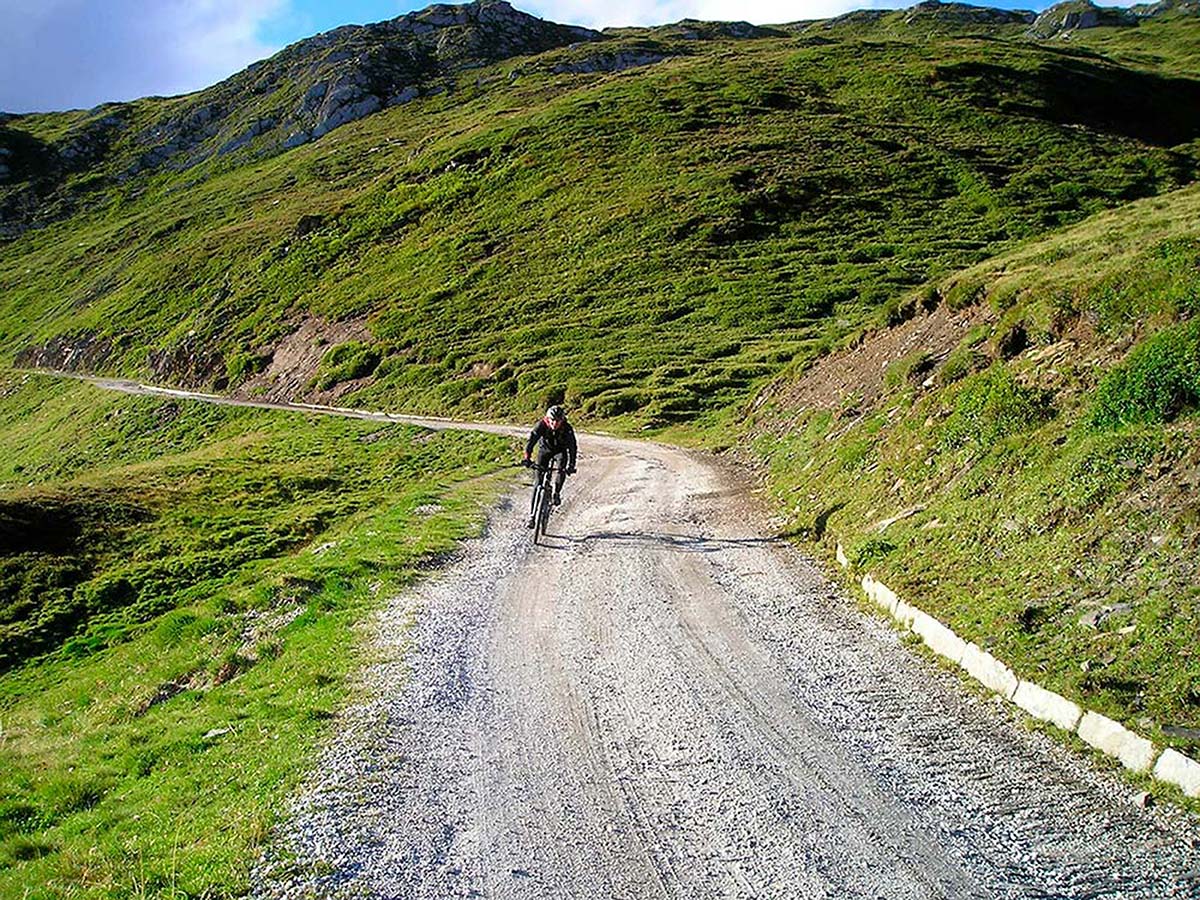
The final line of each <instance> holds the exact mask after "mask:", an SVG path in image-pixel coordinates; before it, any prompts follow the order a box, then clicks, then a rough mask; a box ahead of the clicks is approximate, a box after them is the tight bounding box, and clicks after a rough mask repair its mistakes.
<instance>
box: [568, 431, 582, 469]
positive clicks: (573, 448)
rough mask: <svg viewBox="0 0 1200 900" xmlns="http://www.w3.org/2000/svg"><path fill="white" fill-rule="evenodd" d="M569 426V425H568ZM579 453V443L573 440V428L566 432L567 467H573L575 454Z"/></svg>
mask: <svg viewBox="0 0 1200 900" xmlns="http://www.w3.org/2000/svg"><path fill="white" fill-rule="evenodd" d="M568 427H570V426H568ZM578 453H579V445H578V444H577V443H576V442H575V429H574V428H571V430H570V431H568V432H567V468H568V469H574V468H575V456H576V455H577V454H578Z"/></svg>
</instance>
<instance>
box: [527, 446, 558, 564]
mask: <svg viewBox="0 0 1200 900" xmlns="http://www.w3.org/2000/svg"><path fill="white" fill-rule="evenodd" d="M558 470H559V464H558V460H557V459H552V460H551V461H550V465H548V466H534V471H536V472H537V480H536V481H534V483H533V497H532V498H530V502H529V514H530V515H531V516H532V517H533V542H534V543H535V544H539V543H541V540H540V538H542V537H544V536H545V534H546V523H547V522H548V521H549V519H550V510H551V508H552V505H551V502H550V498H551V497H552V496H553V491H554V476H555V473H556V472H558Z"/></svg>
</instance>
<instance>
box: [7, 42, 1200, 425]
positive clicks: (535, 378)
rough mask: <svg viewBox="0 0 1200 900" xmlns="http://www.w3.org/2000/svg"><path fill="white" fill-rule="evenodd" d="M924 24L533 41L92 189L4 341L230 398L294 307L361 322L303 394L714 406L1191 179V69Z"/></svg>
mask: <svg viewBox="0 0 1200 900" xmlns="http://www.w3.org/2000/svg"><path fill="white" fill-rule="evenodd" d="M917 36H918V35H917V34H913V35H910V36H909V37H908V38H907V39H903V38H893V37H887V38H881V39H876V38H860V37H858V36H857V35H856V34H855V33H854V32H853V31H849V32H847V31H846V30H845V29H840V30H835V31H832V32H830V35H829V36H813V35H809V36H801V37H788V38H764V39H757V40H747V41H728V40H714V41H691V42H680V43H688V55H686V56H680V57H677V58H671V59H667V60H666V61H663V62H660V63H658V64H657V65H652V66H646V67H642V68H636V69H630V70H628V71H625V72H622V73H619V74H616V75H606V74H603V73H593V74H587V73H584V74H573V73H571V72H555V71H554V70H555V68H561V67H562V66H565V65H568V64H572V63H573V62H574V63H579V62H580V61H581V60H585V59H586V58H587V54H590V53H593V52H594V51H593V49H592V48H590V47H585V48H576V49H574V50H561V51H554V52H552V53H550V54H548V55H544V56H542V57H538V58H536V59H533V60H525V61H521V60H518V61H510V62H507V63H504V64H501V65H499V66H495V67H492V68H488V69H483V70H479V71H476V72H473V73H471V75H470V76H469V77H465V78H462V79H461V80H460V82H459V88H458V90H457V91H456V92H454V93H452V94H445V95H441V96H438V97H434V98H425V99H422V100H418V101H414V102H412V103H409V104H406V105H404V106H402V107H399V108H395V109H391V110H388V111H386V112H383V113H379V114H377V115H374V116H370V117H368V118H366V119H364V120H362V121H359V122H356V123H354V124H352V125H347V126H344V127H343V128H340V129H338V130H337V131H334V132H332V133H330V134H329V135H326V136H325V138H323V139H322V140H320V141H317V142H316V143H314V144H312V145H308V146H305V147H301V148H298V149H296V150H293V151H291V152H288V153H285V154H283V155H281V156H277V157H274V158H271V159H264V160H259V161H251V162H245V161H242V162H241V164H239V161H238V160H236V159H231V158H222V159H219V160H210V161H209V162H208V163H205V164H202V165H200V166H197V167H195V168H193V169H189V170H188V171H186V172H183V173H175V174H158V175H153V176H146V177H144V178H141V179H135V180H133V181H130V182H128V183H125V184H124V185H121V186H119V187H103V188H98V189H97V191H96V193H95V196H93V197H92V198H91V199H90V201H89V203H88V205H87V211H81V212H80V213H79V214H78V215H76V216H75V217H73V218H71V219H69V220H67V221H64V222H61V223H59V224H56V225H52V226H50V227H48V228H46V229H44V230H41V231H37V232H31V233H28V234H27V235H25V236H24V237H22V238H20V239H18V240H16V241H14V242H12V243H10V244H9V245H7V247H6V252H5V255H4V259H3V261H0V284H3V286H4V296H5V298H6V302H5V303H4V304H3V308H2V309H0V346H2V347H3V348H4V349H5V350H6V351H7V352H8V353H9V354H12V355H14V356H15V357H16V358H17V359H19V360H20V361H21V362H25V363H28V362H42V363H47V364H56V365H62V364H68V365H80V366H82V367H85V368H88V369H92V370H104V371H120V372H125V373H136V374H140V375H149V376H151V377H154V378H156V379H158V380H162V381H175V382H179V381H187V382H198V383H208V384H214V385H217V386H220V387H236V386H237V385H238V384H239V383H240V382H241V381H242V380H243V379H246V378H249V377H251V376H252V375H253V374H254V372H255V371H256V370H257V369H260V368H262V367H264V366H265V364H266V361H267V359H268V358H269V355H270V353H271V352H272V350H273V348H274V347H275V346H276V344H277V342H278V341H279V340H280V339H281V338H283V337H284V336H285V335H286V334H287V333H288V332H289V331H290V330H291V329H293V328H295V327H296V324H297V322H298V321H300V319H301V318H302V317H303V316H304V315H306V314H313V315H316V316H319V317H323V318H326V319H345V318H348V317H349V318H360V319H363V320H365V321H366V323H367V325H368V327H369V329H370V334H371V338H370V340H369V341H367V344H368V345H369V346H365V347H352V348H347V349H345V350H342V351H339V353H340V354H341V359H338V358H331V359H330V360H327V365H326V366H325V369H326V370H330V371H331V377H325V378H323V380H322V384H323V386H325V387H329V388H333V387H335V386H336V384H337V382H338V381H339V380H352V381H353V384H352V385H351V386H352V387H355V388H359V390H358V392H357V393H355V394H354V395H353V398H354V399H357V400H360V401H362V402H370V403H373V404H376V403H384V404H387V405H389V406H392V407H396V408H406V409H421V410H426V411H431V412H454V411H459V412H464V413H467V412H470V413H475V412H485V413H488V414H491V415H509V414H521V415H524V414H525V413H526V412H527V411H528V410H529V409H531V408H534V407H537V406H539V405H541V404H542V403H543V402H544V401H545V400H547V399H549V398H550V397H552V396H559V395H564V396H565V399H566V400H567V402H568V403H569V404H570V405H571V406H572V407H573V408H575V409H576V410H577V411H578V412H579V414H580V415H581V416H582V417H584V418H589V419H592V420H599V419H613V418H617V419H619V421H618V423H617V424H618V425H622V424H623V425H624V427H630V428H632V427H639V426H662V425H667V424H671V423H678V422H693V421H697V420H700V421H713V420H714V419H718V418H721V417H722V416H726V415H727V414H728V411H729V410H730V409H731V408H736V406H737V405H738V404H739V403H740V402H741V401H742V400H743V399H744V398H746V397H747V396H748V395H749V394H750V393H751V392H752V390H753V389H754V388H755V387H756V386H758V385H760V384H761V383H763V382H764V381H765V380H766V379H768V378H770V377H771V376H773V375H774V374H776V373H778V372H779V371H780V370H781V369H782V368H784V367H785V366H787V365H788V364H789V363H792V362H793V361H795V360H797V359H799V360H801V361H802V360H806V359H810V358H812V357H814V356H815V355H818V354H819V353H821V352H823V351H824V350H825V349H827V348H828V347H829V346H831V344H832V343H833V342H835V341H836V340H837V339H838V338H839V337H840V336H842V335H844V334H846V333H848V332H852V331H854V330H855V329H857V328H858V327H860V325H861V324H862V323H863V322H864V321H867V320H869V319H871V318H872V317H874V316H878V315H879V314H881V311H884V312H886V311H887V310H888V309H889V306H890V305H891V304H894V303H895V302H896V300H897V298H898V297H899V296H901V295H903V294H905V293H906V292H908V291H909V290H911V289H912V288H913V287H914V286H916V285H919V284H922V283H923V282H925V281H926V280H928V279H929V278H931V277H937V276H938V274H939V273H945V272H951V271H954V270H957V269H959V268H961V267H963V266H965V265H969V264H971V263H974V262H978V261H980V260H983V259H986V258H988V257H990V256H992V255H994V254H995V253H997V252H998V251H1000V250H1002V249H1004V248H1006V247H1009V246H1013V245H1016V244H1019V243H1021V242H1023V241H1026V240H1028V239H1030V238H1031V237H1034V236H1036V235H1039V234H1042V233H1045V232H1047V231H1049V230H1053V229H1056V228H1058V227H1061V226H1063V225H1065V224H1070V223H1073V222H1076V221H1078V220H1080V219H1082V218H1083V217H1085V216H1086V215H1088V214H1090V213H1093V212H1095V211H1097V210H1100V209H1104V208H1107V207H1113V206H1116V205H1119V204H1121V203H1124V202H1127V201H1129V200H1131V199H1135V198H1138V197H1143V196H1148V195H1153V194H1156V193H1159V192H1161V191H1163V190H1168V189H1171V188H1174V187H1177V186H1181V185H1183V184H1186V183H1188V182H1190V181H1191V180H1192V179H1193V178H1194V176H1195V173H1196V166H1197V158H1198V156H1197V154H1198V153H1200V150H1198V145H1197V143H1196V138H1197V136H1198V134H1200V127H1198V126H1197V125H1196V123H1197V122H1200V82H1193V81H1191V80H1188V79H1186V78H1181V77H1178V76H1177V75H1175V74H1174V73H1173V72H1172V73H1171V74H1168V73H1166V72H1165V71H1151V70H1148V69H1147V68H1146V67H1145V66H1144V65H1140V66H1139V67H1132V66H1125V65H1121V64H1118V63H1115V62H1112V61H1110V60H1108V59H1106V58H1103V57H1097V56H1095V55H1093V54H1091V53H1087V52H1074V51H1072V50H1071V49H1070V48H1066V49H1064V48H1063V47H1060V46H1057V45H1056V46H1053V47H1047V46H1044V45H1042V44H1038V43H1034V42H1030V41H1025V40H997V39H993V38H988V39H983V38H978V37H960V36H955V35H954V34H948V35H942V36H940V37H937V38H936V39H934V38H927V36H925V35H923V34H920V35H919V37H920V40H916V39H915V38H916V37H917ZM627 40H628V41H635V40H636V38H635V37H629V38H628V39H627ZM1167 68H1169V67H1168V66H1166V65H1164V66H1163V69H1167ZM514 73H516V77H515V80H514V77H513V76H514ZM1081 82H1083V83H1086V85H1087V86H1088V91H1089V93H1088V102H1087V103H1086V104H1081V103H1078V102H1076V99H1075V98H1076V97H1077V92H1076V90H1075V88H1076V87H1077V85H1078V84H1079V83H1081ZM146 102H153V101H146ZM61 119H62V117H61V116H48V117H40V118H39V117H32V118H29V119H20V120H16V121H14V122H10V123H9V127H10V128H17V127H27V128H29V129H30V130H31V131H33V132H37V133H39V134H41V135H43V136H45V135H46V134H48V133H50V132H52V131H53V130H54V129H56V128H60V127H61V125H60V124H59V123H60V120H61ZM31 348H33V350H40V351H41V352H32V350H31ZM348 360H351V364H350V365H343V363H344V362H346V361H348ZM333 370H336V371H333ZM364 376H365V377H366V380H364V381H358V380H356V379H357V378H360V377H364ZM260 387H261V388H262V389H264V390H265V389H269V386H260Z"/></svg>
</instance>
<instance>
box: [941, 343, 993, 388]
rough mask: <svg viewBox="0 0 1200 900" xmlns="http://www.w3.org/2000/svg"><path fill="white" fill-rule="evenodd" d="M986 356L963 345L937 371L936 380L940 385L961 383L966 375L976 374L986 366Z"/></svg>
mask: <svg viewBox="0 0 1200 900" xmlns="http://www.w3.org/2000/svg"><path fill="white" fill-rule="evenodd" d="M987 360H988V358H987V354H984V353H980V352H979V351H978V350H976V349H974V348H973V347H968V346H966V345H965V344H964V345H961V346H959V347H957V348H955V350H954V352H952V353H951V354H950V355H949V356H947V357H946V361H945V362H944V363H942V367H941V368H940V369H938V373H937V378H938V382H939V383H941V384H953V383H954V382H956V381H962V380H963V379H964V378H966V377H967V376H968V375H970V374H972V373H974V372H978V371H979V370H980V369H982V368H983V367H984V366H986V365H987Z"/></svg>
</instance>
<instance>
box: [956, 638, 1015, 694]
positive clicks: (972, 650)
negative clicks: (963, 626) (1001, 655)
mask: <svg viewBox="0 0 1200 900" xmlns="http://www.w3.org/2000/svg"><path fill="white" fill-rule="evenodd" d="M962 667H963V668H964V669H966V670H967V674H969V675H970V676H971V677H972V678H974V679H975V680H976V681H978V682H979V683H980V684H982V685H983V686H984V687H986V688H988V689H990V690H993V691H995V692H996V693H997V694H999V695H1000V696H1001V697H1003V698H1004V699H1005V700H1011V699H1012V698H1013V694H1015V693H1016V692H1017V686H1018V685H1019V684H1020V683H1021V682H1020V679H1018V678H1017V675H1016V673H1015V672H1013V670H1012V669H1010V668H1009V667H1008V666H1006V665H1005V664H1004V663H1002V662H1000V660H998V659H996V657H994V656H992V654H990V653H988V652H987V651H986V650H984V649H983V648H982V647H980V646H979V645H978V644H967V649H966V650H965V651H964V652H963V658H962Z"/></svg>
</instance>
